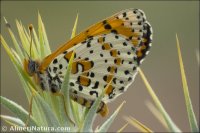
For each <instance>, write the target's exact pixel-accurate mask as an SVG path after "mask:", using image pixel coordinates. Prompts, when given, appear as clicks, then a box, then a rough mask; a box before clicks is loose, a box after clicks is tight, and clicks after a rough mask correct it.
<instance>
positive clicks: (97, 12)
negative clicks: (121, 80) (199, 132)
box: [1, 1, 199, 132]
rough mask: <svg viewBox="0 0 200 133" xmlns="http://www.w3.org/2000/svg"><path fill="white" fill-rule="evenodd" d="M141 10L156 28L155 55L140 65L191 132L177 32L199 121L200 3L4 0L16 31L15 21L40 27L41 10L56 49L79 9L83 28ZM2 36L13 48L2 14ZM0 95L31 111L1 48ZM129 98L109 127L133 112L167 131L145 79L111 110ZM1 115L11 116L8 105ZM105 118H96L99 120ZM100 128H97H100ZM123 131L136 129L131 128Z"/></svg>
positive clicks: (179, 122)
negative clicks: (151, 103) (154, 109)
mask: <svg viewBox="0 0 200 133" xmlns="http://www.w3.org/2000/svg"><path fill="white" fill-rule="evenodd" d="M127 8H139V9H142V10H143V11H144V12H145V14H146V16H147V19H148V21H149V22H150V23H151V25H152V27H153V31H154V35H153V45H152V49H151V51H150V54H149V55H148V57H147V58H146V60H145V61H144V62H143V64H142V65H141V68H142V70H143V71H144V73H145V74H146V76H147V78H148V80H149V82H150V84H151V85H152V88H153V89H154V91H155V92H156V94H157V95H158V97H159V99H160V100H161V102H162V103H163V105H164V107H165V109H166V110H167V112H168V113H169V115H170V116H171V117H172V119H173V120H174V121H175V123H176V124H177V126H178V127H179V128H180V129H182V130H183V131H185V132H186V131H190V130H189V123H188V118H187V113H186V107H185V102H184V97H183V91H182V83H181V76H180V70H179V63H178V56H177V49H176V40H175V34H176V33H177V34H178V36H179V40H180V43H181V50H182V55H183V61H184V65H185V70H186V76H187V80H188V86H189V91H190V95H191V100H192V102H193V107H194V111H195V114H196V116H197V118H198V123H199V64H198V62H197V57H196V51H198V50H199V1H188V2H187V1H179V2H178V1H177V2H175V1H174V2H173V1H164V2H161V1H149V2H148V1H141V2H140V1H93V2H89V1H88V2H86V1H85V2H84V1H76V2H72V1H66V2H64V1H57V2H54V1H47V2H40V1H32V2H31V1H29V2H25V1H23V2H22V1H21V2H17V1H9V2H6V1H1V17H6V19H7V20H8V22H9V23H10V24H11V26H12V28H13V31H14V32H15V33H17V30H16V25H15V20H16V19H18V20H21V21H22V23H23V24H24V25H25V26H26V27H28V25H29V24H31V23H32V24H33V25H34V26H35V28H37V13H38V11H39V12H40V14H41V16H42V18H43V22H44V24H45V27H46V31H47V35H48V39H49V42H50V45H51V49H52V51H54V50H56V48H58V46H60V44H63V43H64V42H66V41H67V40H69V38H70V35H71V30H72V27H73V24H74V21H75V17H76V15H77V13H79V21H78V29H77V31H78V32H81V31H82V30H84V29H85V28H87V27H88V26H90V25H92V24H94V23H96V22H98V21H100V20H102V19H104V18H106V17H109V16H111V15H113V14H114V13H116V12H118V11H120V10H123V9H127ZM1 34H2V35H3V36H4V37H5V39H6V41H7V43H8V44H10V46H11V47H12V46H13V45H12V42H11V39H10V37H9V34H8V32H7V30H6V27H5V23H4V22H3V20H2V18H1ZM1 95H2V96H5V97H7V98H9V99H11V100H13V101H16V102H17V103H19V104H20V105H22V106H23V107H24V108H26V109H28V103H27V99H26V97H25V93H24V92H23V88H22V86H21V84H20V80H19V78H18V77H17V73H16V71H15V68H14V67H13V65H12V63H11V61H10V59H9V58H8V55H7V54H6V53H5V50H4V49H3V48H2V46H1ZM123 100H126V104H125V105H124V107H123V108H122V110H121V111H120V113H119V115H118V117H117V118H116V120H115V122H114V123H113V124H112V126H111V128H110V129H109V131H117V130H118V129H119V128H120V127H122V126H123V125H124V124H125V123H126V121H125V120H124V119H123V116H133V117H135V118H136V119H138V120H140V121H141V122H143V123H144V124H146V125H147V126H148V127H150V128H151V129H152V130H154V131H165V129H164V128H163V126H162V125H161V124H160V123H159V122H158V120H157V119H156V118H155V117H154V116H153V115H152V113H151V112H150V111H149V110H148V108H147V106H146V105H145V102H146V101H152V100H151V97H150V96H149V94H148V92H147V90H146V88H145V86H144V83H143V81H142V80H141V78H140V76H139V75H137V76H136V79H135V81H134V83H133V84H132V85H131V86H130V87H129V89H128V91H127V92H125V93H124V94H123V95H121V96H120V97H118V98H117V99H116V100H115V101H114V102H112V103H110V104H109V108H110V114H112V112H113V111H114V110H115V109H116V108H117V107H118V105H119V104H120V103H121V102H122V101H123ZM1 111H2V112H1V113H2V114H6V115H10V112H8V111H7V110H6V109H4V108H1ZM105 119H106V118H101V117H100V116H98V119H97V120H96V121H95V123H96V124H100V123H101V121H104V120H105ZM95 127H96V126H95ZM124 131H127V132H128V131H129V132H130V131H132V132H134V131H137V130H136V129H135V128H134V127H132V126H130V125H129V126H128V127H127V128H126V129H125V130H124Z"/></svg>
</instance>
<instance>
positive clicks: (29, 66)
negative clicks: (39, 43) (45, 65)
mask: <svg viewBox="0 0 200 133" xmlns="http://www.w3.org/2000/svg"><path fill="white" fill-rule="evenodd" d="M24 69H25V71H26V72H27V73H28V74H29V75H30V76H33V74H34V73H36V72H37V69H38V63H37V62H36V61H33V60H24Z"/></svg>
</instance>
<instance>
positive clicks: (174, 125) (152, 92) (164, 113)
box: [138, 68, 181, 132]
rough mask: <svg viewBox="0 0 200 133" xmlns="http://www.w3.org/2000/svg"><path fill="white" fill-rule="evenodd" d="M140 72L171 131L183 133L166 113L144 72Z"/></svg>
mask: <svg viewBox="0 0 200 133" xmlns="http://www.w3.org/2000/svg"><path fill="white" fill-rule="evenodd" d="M138 71H139V74H140V76H141V77H142V80H143V81H144V83H145V85H146V88H147V90H148V92H149V94H150V96H151V97H152V99H153V101H154V103H155V104H156V106H157V108H158V109H159V111H160V112H161V114H162V116H163V118H164V120H165V121H166V123H167V126H168V128H169V130H170V131H171V132H181V130H180V129H179V128H178V127H177V126H176V124H175V123H174V122H173V121H172V119H171V118H170V116H169V114H168V113H167V112H166V111H165V109H164V107H163V105H162V104H161V102H160V100H159V99H158V97H157V96H156V94H155V92H154V91H153V89H152V88H151V86H150V84H149V82H148V81H147V79H146V77H145V75H144V73H143V72H142V70H141V69H140V68H138Z"/></svg>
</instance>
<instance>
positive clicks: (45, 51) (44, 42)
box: [38, 12, 51, 58]
mask: <svg viewBox="0 0 200 133" xmlns="http://www.w3.org/2000/svg"><path fill="white" fill-rule="evenodd" d="M38 32H39V40H40V48H41V49H40V50H41V52H42V53H41V55H42V58H44V57H45V56H47V55H49V54H50V53H51V49H50V46H49V41H48V38H47V34H46V30H45V27H44V23H43V21H42V18H41V16H40V13H39V12H38Z"/></svg>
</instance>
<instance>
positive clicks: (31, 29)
mask: <svg viewBox="0 0 200 133" xmlns="http://www.w3.org/2000/svg"><path fill="white" fill-rule="evenodd" d="M28 28H29V31H30V37H31V40H30V58H31V57H32V52H31V51H32V45H33V43H32V42H33V34H32V33H33V25H32V24H30V25H29V26H28Z"/></svg>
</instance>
